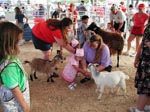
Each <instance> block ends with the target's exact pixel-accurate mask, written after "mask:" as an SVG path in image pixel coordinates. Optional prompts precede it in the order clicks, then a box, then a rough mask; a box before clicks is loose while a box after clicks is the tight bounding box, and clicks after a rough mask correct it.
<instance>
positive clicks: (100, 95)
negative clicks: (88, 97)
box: [97, 86, 104, 100]
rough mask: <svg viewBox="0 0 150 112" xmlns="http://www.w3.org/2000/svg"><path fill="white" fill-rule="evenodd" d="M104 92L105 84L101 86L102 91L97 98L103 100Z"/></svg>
mask: <svg viewBox="0 0 150 112" xmlns="http://www.w3.org/2000/svg"><path fill="white" fill-rule="evenodd" d="M103 92H104V86H101V87H100V93H99V96H98V98H97V99H98V100H101V98H102V94H103Z"/></svg>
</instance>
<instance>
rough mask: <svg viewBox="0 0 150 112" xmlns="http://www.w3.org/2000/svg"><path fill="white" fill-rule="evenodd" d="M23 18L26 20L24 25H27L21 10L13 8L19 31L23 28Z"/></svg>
mask: <svg viewBox="0 0 150 112" xmlns="http://www.w3.org/2000/svg"><path fill="white" fill-rule="evenodd" d="M24 18H25V19H26V21H25V23H28V18H27V17H26V16H25V15H24V14H23V13H22V11H21V9H20V8H19V7H15V20H16V25H17V26H19V27H20V28H21V29H23V28H24V20H23V19H24Z"/></svg>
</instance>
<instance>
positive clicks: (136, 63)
mask: <svg viewBox="0 0 150 112" xmlns="http://www.w3.org/2000/svg"><path fill="white" fill-rule="evenodd" d="M138 63H139V62H138V61H137V60H135V61H134V67H135V68H137V67H138Z"/></svg>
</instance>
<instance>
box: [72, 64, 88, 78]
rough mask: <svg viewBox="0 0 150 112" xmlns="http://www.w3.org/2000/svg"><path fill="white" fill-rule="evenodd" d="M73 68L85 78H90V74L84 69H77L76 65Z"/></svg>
mask: <svg viewBox="0 0 150 112" xmlns="http://www.w3.org/2000/svg"><path fill="white" fill-rule="evenodd" d="M73 67H74V68H75V69H76V70H77V71H78V72H81V73H82V74H83V75H85V76H90V73H89V72H88V71H87V70H84V69H82V68H79V67H77V66H76V65H73Z"/></svg>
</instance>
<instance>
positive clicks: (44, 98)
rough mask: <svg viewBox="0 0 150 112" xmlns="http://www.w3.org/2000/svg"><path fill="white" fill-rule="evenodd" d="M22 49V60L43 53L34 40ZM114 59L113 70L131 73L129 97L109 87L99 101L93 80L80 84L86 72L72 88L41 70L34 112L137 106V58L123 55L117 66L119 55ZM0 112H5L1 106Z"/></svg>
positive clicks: (115, 111) (33, 87) (107, 111)
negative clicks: (49, 80)
mask: <svg viewBox="0 0 150 112" xmlns="http://www.w3.org/2000/svg"><path fill="white" fill-rule="evenodd" d="M55 49H58V47H55V48H54V50H53V54H55ZM20 50H21V52H20V55H19V57H20V59H21V61H22V62H23V61H24V60H31V59H32V58H34V57H42V54H41V52H40V51H38V50H35V49H34V47H33V44H32V43H26V44H24V45H23V46H20ZM64 55H65V56H67V57H68V52H66V51H64ZM112 60H113V70H121V71H123V72H125V73H126V74H127V75H129V76H130V79H129V80H127V81H126V84H127V96H128V97H127V98H124V97H123V92H122V91H119V94H118V95H114V94H111V93H109V92H108V90H109V88H106V89H105V92H104V94H103V96H102V100H101V101H98V100H97V96H98V94H97V93H96V92H95V89H96V85H95V83H94V81H93V80H91V81H89V82H87V83H85V84H80V80H81V79H82V78H83V77H84V76H83V75H82V74H79V75H78V76H77V78H76V82H77V88H76V89H75V90H74V91H71V90H69V89H68V88H67V85H68V84H67V83H66V82H65V81H64V80H63V79H62V78H61V77H58V78H55V79H54V80H55V82H54V83H47V82H46V75H45V74H40V73H38V79H37V80H34V81H33V82H31V81H30V93H31V112H126V111H127V109H128V108H129V107H131V106H135V105H136V99H137V95H136V89H135V88H134V76H135V70H136V69H135V68H134V67H133V60H134V57H129V56H124V55H121V56H120V67H119V68H117V67H116V56H112ZM65 64H66V61H65V62H64V63H62V64H60V66H59V70H58V73H61V71H62V70H63V67H64V65H65ZM39 66H40V65H39ZM24 67H25V70H26V71H27V73H28V74H30V67H29V66H28V65H24ZM41 68H42V67H41ZM0 112H2V107H1V105H0Z"/></svg>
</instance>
